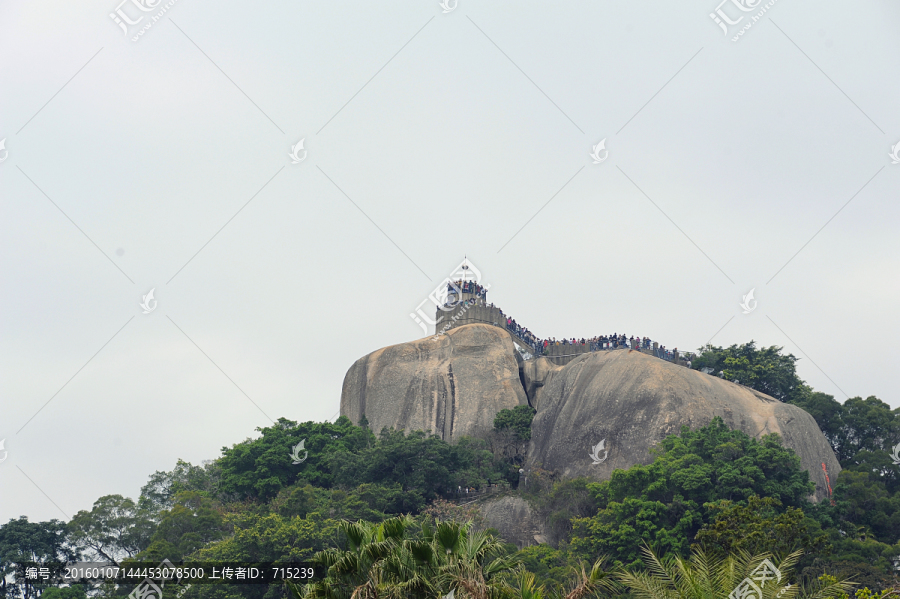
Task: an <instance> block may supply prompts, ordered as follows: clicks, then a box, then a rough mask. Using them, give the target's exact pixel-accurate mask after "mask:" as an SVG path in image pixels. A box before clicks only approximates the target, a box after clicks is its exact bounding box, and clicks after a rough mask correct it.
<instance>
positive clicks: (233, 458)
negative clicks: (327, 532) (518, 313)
mask: <svg viewBox="0 0 900 599" xmlns="http://www.w3.org/2000/svg"><path fill="white" fill-rule="evenodd" d="M257 430H258V431H259V432H261V433H262V436H261V437H259V438H257V439H251V440H247V441H244V442H243V443H238V444H237V445H234V446H232V447H230V448H227V447H226V448H223V449H222V457H221V458H219V460H218V468H219V472H220V474H219V477H220V482H219V488H220V489H221V491H222V492H223V493H225V494H231V495H233V496H234V497H237V498H240V499H244V498H254V499H260V500H263V501H266V500H269V499H271V498H272V497H275V496H276V495H277V494H278V492H279V491H280V490H281V489H282V488H284V487H287V486H290V485H292V484H294V483H296V482H304V483H309V484H311V485H314V486H317V487H324V488H329V487H331V486H332V482H333V475H332V472H331V469H330V467H329V465H328V457H329V456H331V455H333V454H335V453H339V452H349V453H355V452H357V451H359V450H360V449H362V448H364V447H367V446H368V445H369V444H370V442H371V441H372V440H373V437H372V433H371V432H370V431H368V429H364V428H360V427H357V426H354V425H353V423H351V422H350V419H348V418H347V417H346V416H341V417H340V418H338V419H337V421H336V422H334V424H332V423H330V422H322V423H317V422H304V423H302V424H297V423H296V422H293V421H291V420H287V419H285V418H279V419H278V422H276V423H275V424H274V425H273V426H270V427H265V428H259V429H257ZM301 441H303V442H304V449H303V450H302V451H304V452H305V453H303V454H302V455H305V456H307V457H306V459H305V460H304V461H303V462H301V463H300V464H294V463H293V461H294V460H293V459H292V458H291V453H292V449H293V447H295V446H296V445H297V444H299V443H300V442H301Z"/></svg>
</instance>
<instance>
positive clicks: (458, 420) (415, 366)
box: [341, 324, 528, 441]
mask: <svg viewBox="0 0 900 599" xmlns="http://www.w3.org/2000/svg"><path fill="white" fill-rule="evenodd" d="M520 362H521V358H520V357H519V356H518V352H517V351H516V350H515V347H514V346H513V342H512V337H511V336H510V334H509V333H507V332H506V331H505V330H504V329H501V328H499V327H495V326H491V325H487V324H471V325H465V326H461V327H458V328H453V329H450V330H449V331H447V333H446V334H444V335H442V336H440V337H438V338H437V339H436V340H434V339H432V338H431V337H426V338H425V339H420V340H418V341H412V342H410V343H401V344H399V345H392V346H390V347H385V348H383V349H379V350H377V351H374V352H372V353H371V354H369V355H367V356H364V357H362V358H360V359H359V360H357V361H356V362H355V363H354V364H353V366H352V367H351V368H350V370H349V371H347V374H346V376H345V377H344V385H343V390H342V392H341V415H343V416H347V417H348V418H350V420H352V421H353V422H354V423H359V421H360V420H361V419H362V416H363V415H364V414H365V416H366V417H367V418H368V420H369V427H370V428H371V429H372V430H373V431H375V432H376V434H377V433H378V432H380V431H381V429H382V428H383V427H393V428H395V429H398V430H399V429H404V430H407V431H410V430H430V431H431V432H433V433H434V434H436V435H438V436H440V437H441V438H443V439H444V440H445V441H452V440H456V439H458V438H459V437H461V436H463V435H466V436H476V435H482V434H484V433H487V432H489V431H490V430H491V429H493V426H494V417H495V416H496V415H497V412H499V411H500V410H502V409H504V408H514V407H516V406H519V405H526V404H527V403H528V400H527V398H526V396H525V390H524V387H523V386H522V382H521V380H520V377H519V363H520Z"/></svg>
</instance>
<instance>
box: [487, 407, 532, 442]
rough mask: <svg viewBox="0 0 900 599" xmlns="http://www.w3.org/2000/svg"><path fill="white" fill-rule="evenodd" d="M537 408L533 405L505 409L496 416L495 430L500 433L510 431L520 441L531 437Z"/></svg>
mask: <svg viewBox="0 0 900 599" xmlns="http://www.w3.org/2000/svg"><path fill="white" fill-rule="evenodd" d="M536 411H537V410H535V409H534V408H532V407H531V406H516V407H514V408H513V409H511V410H510V409H508V408H506V409H503V410H500V411H499V412H497V416H495V417H494V430H495V431H497V432H498V433H503V432H508V433H510V434H511V435H513V436H514V437H515V438H516V439H519V440H520V441H528V440H529V439H531V421H532V420H534V414H535V412H536Z"/></svg>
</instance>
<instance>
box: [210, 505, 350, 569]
mask: <svg viewBox="0 0 900 599" xmlns="http://www.w3.org/2000/svg"><path fill="white" fill-rule="evenodd" d="M225 523H226V524H228V525H230V526H231V527H232V530H233V532H232V534H231V535H230V536H228V537H227V538H224V539H222V540H220V541H215V542H212V543H210V544H208V545H206V546H205V547H203V548H202V549H200V550H199V551H197V552H196V553H195V554H194V556H193V557H195V558H196V559H197V560H198V561H235V562H292V561H297V562H299V561H306V560H309V559H310V558H312V556H313V555H314V554H315V553H316V552H317V551H321V550H323V549H325V548H327V547H329V546H330V545H331V543H332V542H333V541H334V539H335V537H336V534H337V530H338V522H337V521H335V520H331V519H327V518H323V517H322V516H321V515H319V514H311V515H310V516H309V517H307V518H300V517H299V516H294V517H290V518H286V517H283V516H280V515H278V514H265V515H260V514H254V513H251V512H245V513H232V514H228V515H227V516H225Z"/></svg>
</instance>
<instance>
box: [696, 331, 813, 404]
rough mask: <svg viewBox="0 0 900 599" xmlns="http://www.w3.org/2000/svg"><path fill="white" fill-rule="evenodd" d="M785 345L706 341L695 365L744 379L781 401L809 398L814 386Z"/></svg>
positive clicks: (750, 385)
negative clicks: (725, 344)
mask: <svg viewBox="0 0 900 599" xmlns="http://www.w3.org/2000/svg"><path fill="white" fill-rule="evenodd" d="M782 349H783V348H781V347H778V346H775V345H773V346H771V347H762V348H759V349H757V347H756V342H755V341H750V343H744V344H743V345H732V346H730V347H727V348H722V347H716V346H713V345H709V344H707V345H705V346H704V347H701V348H700V349H699V350H698V351H699V352H700V355H699V356H697V358H696V359H695V360H693V362H692V363H691V368H694V369H697V370H699V369H702V368H711V369H712V374H716V375H718V374H719V373H720V372H721V373H722V375H723V377H724V378H725V379H726V380H729V381H734V382H740V383H741V384H742V385H746V386H748V387H752V388H753V389H756V390H757V391H759V392H761V393H765V394H766V395H771V396H772V397H774V398H775V399H778V400H780V401H786V402H787V401H789V402H795V401H800V400H802V399H803V398H805V397H806V396H807V395H809V393H811V389H810V388H809V387H808V386H807V385H806V384H805V383H804V382H803V380H802V379H801V378H800V377H799V376H798V375H797V367H796V364H797V360H799V358H797V357H795V356H794V354H787V355H784V354H782V353H781V352H782Z"/></svg>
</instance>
